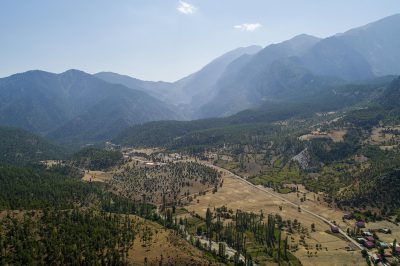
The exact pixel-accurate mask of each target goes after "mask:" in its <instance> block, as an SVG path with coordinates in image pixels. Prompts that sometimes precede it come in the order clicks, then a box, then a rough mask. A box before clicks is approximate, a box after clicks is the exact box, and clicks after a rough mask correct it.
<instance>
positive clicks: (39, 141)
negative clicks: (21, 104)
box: [0, 127, 65, 165]
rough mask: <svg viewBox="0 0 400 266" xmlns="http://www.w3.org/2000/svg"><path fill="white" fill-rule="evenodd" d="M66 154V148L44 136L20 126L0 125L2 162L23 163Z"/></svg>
mask: <svg viewBox="0 0 400 266" xmlns="http://www.w3.org/2000/svg"><path fill="white" fill-rule="evenodd" d="M64 155H65V150H64V148H62V147H59V146H57V145H54V144H52V143H50V142H49V141H47V140H45V139H44V138H42V137H39V136H37V135H34V134H32V133H30V132H27V131H25V130H22V129H18V128H12V127H0V164H14V165H23V164H26V163H28V162H32V161H40V160H45V159H60V158H63V156H64Z"/></svg>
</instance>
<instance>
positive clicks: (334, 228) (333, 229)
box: [331, 225, 339, 233]
mask: <svg viewBox="0 0 400 266" xmlns="http://www.w3.org/2000/svg"><path fill="white" fill-rule="evenodd" d="M331 232H332V233H339V228H338V227H337V226H335V225H332V226H331Z"/></svg>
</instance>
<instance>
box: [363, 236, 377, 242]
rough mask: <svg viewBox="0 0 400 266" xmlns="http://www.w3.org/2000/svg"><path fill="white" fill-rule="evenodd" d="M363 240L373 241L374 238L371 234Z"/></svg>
mask: <svg viewBox="0 0 400 266" xmlns="http://www.w3.org/2000/svg"><path fill="white" fill-rule="evenodd" d="M365 240H367V241H370V242H375V238H374V237H373V236H367V237H366V238H365Z"/></svg>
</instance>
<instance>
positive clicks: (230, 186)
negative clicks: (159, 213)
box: [187, 172, 366, 266]
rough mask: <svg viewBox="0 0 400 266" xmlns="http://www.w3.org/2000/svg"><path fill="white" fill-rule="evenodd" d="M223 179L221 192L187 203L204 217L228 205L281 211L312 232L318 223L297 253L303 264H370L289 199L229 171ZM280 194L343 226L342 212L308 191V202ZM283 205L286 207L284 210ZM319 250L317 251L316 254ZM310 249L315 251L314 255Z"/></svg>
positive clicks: (253, 209)
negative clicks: (252, 183)
mask: <svg viewBox="0 0 400 266" xmlns="http://www.w3.org/2000/svg"><path fill="white" fill-rule="evenodd" d="M223 180H224V183H223V186H222V188H220V189H219V190H218V192H216V193H208V194H206V195H203V196H199V197H197V199H198V200H199V201H198V202H197V201H195V202H192V203H191V204H190V205H188V206H187V209H188V210H189V211H194V212H196V213H199V214H200V215H203V216H204V215H205V212H206V210H207V208H208V207H210V208H214V207H221V206H224V205H225V206H227V207H228V208H230V209H233V210H236V209H240V210H243V211H248V212H254V213H260V211H261V210H262V211H263V213H265V214H267V213H277V214H279V215H280V216H282V218H283V219H290V220H292V221H294V220H295V219H296V220H297V221H298V222H300V223H301V225H302V227H304V228H305V230H307V231H308V232H310V231H311V224H314V225H315V229H316V232H311V233H307V234H306V235H307V236H306V238H305V241H306V243H307V244H310V246H308V248H306V247H304V246H299V250H298V251H296V252H294V255H295V256H296V257H298V258H299V259H300V260H301V262H302V263H303V265H318V266H319V265H341V266H343V265H365V264H366V263H365V260H364V259H363V258H362V257H361V253H360V251H359V250H356V251H346V247H348V246H349V243H348V242H347V241H345V240H343V239H341V238H339V237H338V236H336V235H332V234H330V233H327V232H326V231H328V232H329V229H330V228H329V226H328V225H327V224H325V223H324V222H323V221H321V220H318V219H317V218H315V217H314V216H312V215H310V214H308V213H306V212H299V211H298V209H297V208H296V207H294V206H292V205H290V204H288V203H287V202H285V201H283V200H281V199H279V198H276V197H274V196H272V195H270V194H268V193H266V192H264V191H262V190H259V189H257V188H254V187H252V186H251V185H249V184H248V183H246V182H244V181H243V180H240V179H237V178H234V177H233V176H232V175H230V174H228V173H226V172H225V173H224V175H223ZM280 196H285V197H287V198H288V199H289V200H291V201H293V202H298V203H299V204H301V207H302V208H306V209H307V210H310V211H315V212H317V213H319V214H320V215H321V216H324V217H326V218H331V217H332V218H333V219H334V220H336V221H338V222H339V225H340V221H341V216H342V213H341V212H340V211H338V210H334V209H329V208H328V207H327V206H324V205H323V204H320V203H318V202H316V201H317V200H315V201H314V196H313V194H310V193H307V195H306V197H307V198H310V200H306V201H305V202H304V203H301V202H300V199H299V198H297V194H296V193H289V194H286V195H281V194H280ZM311 199H312V200H311ZM280 206H281V207H282V209H281V210H280ZM291 237H293V239H292V240H291V241H292V243H298V240H299V237H300V236H299V235H298V234H294V235H292V236H291ZM315 244H321V245H322V249H321V250H318V251H317V250H316V249H315ZM307 249H308V250H307ZM316 251H317V254H315V252H316ZM310 252H312V253H313V255H312V256H311V255H310Z"/></svg>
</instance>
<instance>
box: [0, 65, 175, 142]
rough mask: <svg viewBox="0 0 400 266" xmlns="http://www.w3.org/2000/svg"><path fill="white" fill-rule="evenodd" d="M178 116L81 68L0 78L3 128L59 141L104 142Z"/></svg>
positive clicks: (144, 96)
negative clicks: (127, 130)
mask: <svg viewBox="0 0 400 266" xmlns="http://www.w3.org/2000/svg"><path fill="white" fill-rule="evenodd" d="M180 118H181V117H180V116H179V114H177V113H176V112H175V111H174V110H173V109H172V108H170V107H169V106H168V105H167V104H165V103H163V102H161V101H159V100H157V99H155V98H154V97H152V96H149V95H148V94H146V93H143V92H142V91H141V90H139V89H138V90H136V89H132V88H126V87H124V86H122V85H118V84H111V83H107V82H105V81H103V80H101V79H98V78H96V77H94V76H93V75H90V74H87V73H84V72H82V71H78V70H69V71H66V72H64V73H61V74H53V73H48V72H44V71H28V72H25V73H21V74H15V75H12V76H10V77H7V78H2V79H0V124H1V125H7V126H13V127H19V128H23V129H26V130H29V131H31V132H34V133H37V134H40V135H42V136H48V137H49V138H50V139H53V140H56V141H59V142H61V143H68V144H70V143H88V142H89V143H90V142H95V141H103V140H107V139H108V138H110V137H112V136H113V135H115V134H116V133H118V132H119V131H120V130H122V129H124V128H126V127H128V126H130V125H133V124H137V123H144V122H147V121H154V120H165V119H180Z"/></svg>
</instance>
